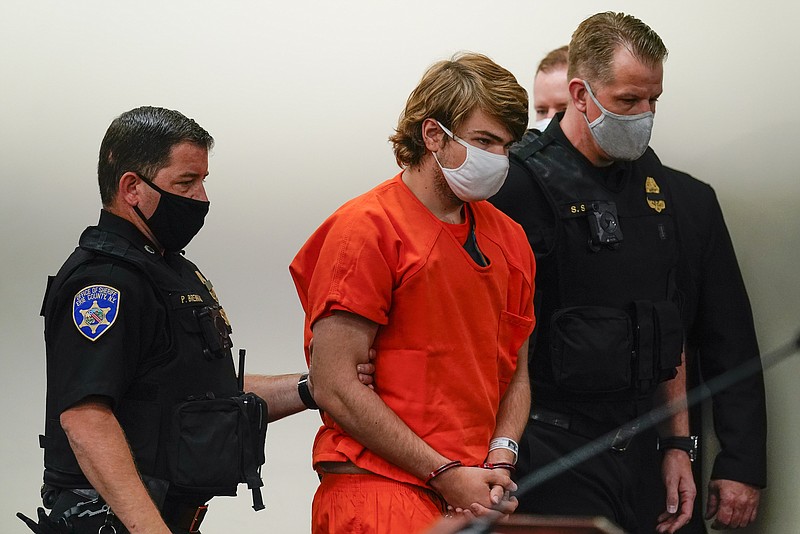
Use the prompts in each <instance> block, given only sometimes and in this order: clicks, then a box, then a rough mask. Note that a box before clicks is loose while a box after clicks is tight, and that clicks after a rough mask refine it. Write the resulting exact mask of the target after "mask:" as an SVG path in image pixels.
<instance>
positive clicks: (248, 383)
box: [244, 373, 306, 423]
mask: <svg viewBox="0 0 800 534" xmlns="http://www.w3.org/2000/svg"><path fill="white" fill-rule="evenodd" d="M298 380H300V374H299V373H296V374H291V375H276V376H267V375H245V377H244V389H245V391H251V392H253V393H255V394H256V395H258V396H259V397H261V398H262V399H264V400H265V401H266V402H267V409H268V411H269V422H270V423H271V422H273V421H277V420H278V419H282V418H284V417H286V416H289V415H292V414H296V413H297V412H301V411H303V410H305V409H306V407H305V405H304V404H303V401H302V400H301V399H300V395H299V394H298V393H297V382H298Z"/></svg>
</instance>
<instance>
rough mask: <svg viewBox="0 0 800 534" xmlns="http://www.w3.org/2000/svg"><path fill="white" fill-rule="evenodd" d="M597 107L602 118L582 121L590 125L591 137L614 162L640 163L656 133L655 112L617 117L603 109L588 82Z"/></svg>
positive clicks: (587, 88)
mask: <svg viewBox="0 0 800 534" xmlns="http://www.w3.org/2000/svg"><path fill="white" fill-rule="evenodd" d="M583 85H584V87H586V90H587V91H588V92H589V96H590V97H592V100H593V101H594V103H595V105H596V106H597V107H598V108H600V113H601V115H600V116H599V117H597V118H596V119H595V120H593V121H592V122H589V119H588V118H587V117H586V114H585V113H584V115H583V119H584V120H585V121H586V124H588V125H589V131H590V132H592V137H594V140H595V141H596V142H597V144H598V145H599V146H600V148H602V149H603V152H605V153H606V154H608V157H610V158H611V159H613V160H622V161H633V160H635V159H639V158H640V157H641V156H642V154H644V151H645V150H647V145H648V143H650V134H651V133H652V131H653V112H652V111H646V112H644V113H639V114H637V115H617V114H616V113H611V112H610V111H608V110H607V109H606V108H604V107H603V106H602V105H601V104H600V102H598V101H597V98H595V96H594V93H592V90H591V89H590V88H589V82H587V81H586V80H584V81H583Z"/></svg>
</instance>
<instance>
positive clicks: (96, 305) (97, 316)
mask: <svg viewBox="0 0 800 534" xmlns="http://www.w3.org/2000/svg"><path fill="white" fill-rule="evenodd" d="M119 297H120V292H119V290H118V289H114V288H113V287H111V286H106V285H100V284H98V285H94V286H88V287H84V288H83V289H81V290H80V291H78V292H77V293H76V294H75V298H74V299H73V300H72V320H73V322H74V323H75V327H76V328H77V329H78V331H79V332H80V333H81V334H83V335H84V336H85V337H86V339H88V340H90V341H97V339H98V338H99V337H100V336H102V335H103V334H105V333H106V332H107V331H108V330H109V329H110V328H111V326H112V325H113V324H114V321H116V319H117V312H118V311H119Z"/></svg>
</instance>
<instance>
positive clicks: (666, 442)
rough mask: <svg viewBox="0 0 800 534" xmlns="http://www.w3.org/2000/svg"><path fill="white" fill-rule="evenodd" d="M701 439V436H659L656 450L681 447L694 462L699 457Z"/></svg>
mask: <svg viewBox="0 0 800 534" xmlns="http://www.w3.org/2000/svg"><path fill="white" fill-rule="evenodd" d="M699 441H700V438H699V437H698V436H670V437H668V438H658V442H657V444H656V450H659V451H661V450H665V449H679V450H682V451H686V453H687V454H688V455H689V461H690V462H694V461H695V460H696V459H697V447H698V445H699Z"/></svg>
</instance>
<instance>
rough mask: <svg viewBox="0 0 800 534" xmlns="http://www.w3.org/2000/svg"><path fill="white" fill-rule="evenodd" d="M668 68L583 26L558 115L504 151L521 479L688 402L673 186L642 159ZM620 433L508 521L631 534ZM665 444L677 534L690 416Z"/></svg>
mask: <svg viewBox="0 0 800 534" xmlns="http://www.w3.org/2000/svg"><path fill="white" fill-rule="evenodd" d="M666 55H667V49H666V48H665V46H664V44H663V42H662V41H661V39H660V37H659V36H658V35H657V34H656V33H655V32H654V31H653V30H652V29H650V28H649V27H648V26H647V25H646V24H644V23H643V22H641V21H640V20H638V19H636V18H634V17H631V16H628V15H624V14H619V13H611V12H608V13H599V14H597V15H594V16H592V17H589V18H588V19H586V20H585V21H583V22H582V23H581V24H580V25H579V27H578V28H577V30H576V31H575V33H574V34H573V37H572V41H571V43H570V45H569V67H568V78H569V96H570V102H569V104H568V106H567V109H566V112H564V113H563V114H559V115H557V116H556V118H554V119H553V120H552V121H551V123H550V125H549V126H548V127H547V128H546V130H545V131H544V132H543V133H541V132H539V131H537V130H530V131H529V132H528V133H527V134H526V135H525V137H524V138H523V140H522V142H521V143H519V144H518V145H517V146H516V147H515V148H513V149H512V151H511V167H510V170H509V174H508V179H507V180H506V183H505V185H504V187H503V189H501V191H500V192H499V193H498V195H497V196H496V197H494V198H493V199H492V200H493V202H494V203H495V204H496V205H497V206H498V207H500V208H501V209H502V210H503V211H505V212H506V213H508V214H509V215H511V217H512V218H514V219H515V220H516V221H517V222H519V223H520V224H521V225H522V226H523V227H524V228H525V230H526V233H527V235H528V239H529V241H530V243H531V246H532V248H533V250H534V252H535V253H536V261H537V265H538V269H537V275H536V287H537V294H536V297H535V302H536V307H537V313H536V315H537V317H538V318H539V321H538V326H537V332H535V333H534V336H535V337H534V340H532V342H531V344H530V346H531V352H532V358H531V361H530V367H531V373H530V376H531V391H532V408H531V420H530V421H529V423H528V426H527V428H526V432H525V436H524V438H523V442H522V443H521V444H520V459H519V464H518V469H517V473H518V476H519V477H520V478H522V477H524V476H525V474H527V473H530V472H532V471H535V470H537V469H538V468H540V467H542V466H544V465H547V464H548V463H550V462H552V461H555V460H557V459H559V458H561V457H563V456H564V455H566V454H568V453H570V452H571V451H573V450H575V449H577V448H579V447H580V446H582V445H584V444H586V443H588V442H590V441H592V440H594V439H596V438H599V437H600V436H603V435H605V434H606V433H608V432H609V431H611V430H613V429H615V428H617V427H618V426H620V425H623V426H624V425H626V424H627V423H628V422H630V421H632V420H634V419H635V418H636V417H637V416H639V415H641V414H643V413H646V412H647V411H648V410H649V409H650V408H651V407H652V405H653V403H654V401H655V402H658V401H669V400H680V399H682V398H683V397H684V396H685V374H684V364H683V362H682V342H683V336H682V325H681V320H680V313H679V307H678V302H677V301H678V298H677V289H676V284H675V276H676V269H677V265H678V259H679V256H678V254H679V249H678V246H677V239H676V235H675V225H674V222H673V219H672V209H673V207H672V205H671V204H672V203H671V201H670V197H669V185H670V184H669V180H668V178H667V176H666V173H665V171H664V168H663V167H662V166H661V163H660V162H659V160H658V158H657V157H656V155H655V154H654V153H653V151H652V150H651V149H649V148H648V142H649V140H650V133H651V128H652V125H653V114H654V112H655V105H656V101H657V99H658V97H659V96H660V94H661V91H662V78H663V61H664V60H665V58H666ZM673 377H674V378H673ZM670 379H671V380H670ZM624 428H625V432H621V433H618V434H617V435H616V438H615V439H613V440H608V443H607V449H606V451H605V452H604V453H602V454H600V455H599V456H597V457H595V458H593V459H591V460H589V461H587V462H584V463H583V464H581V465H579V466H578V467H576V468H575V469H573V470H571V471H569V472H567V473H564V474H563V475H560V476H559V477H556V478H555V479H553V480H551V481H549V482H547V483H545V484H542V485H541V486H539V487H538V488H535V489H534V490H533V491H532V492H531V493H530V494H528V495H522V496H520V506H519V511H521V512H526V513H543V514H565V515H602V516H606V517H608V518H610V519H611V520H613V521H615V522H617V523H618V524H620V525H621V526H622V527H623V528H625V530H627V531H630V532H638V531H639V529H638V526H637V522H636V521H637V520H636V514H635V510H636V502H637V496H636V487H637V484H638V481H637V479H638V475H639V469H638V466H639V465H641V463H640V462H641V450H642V449H641V447H642V444H641V443H640V442H639V441H640V440H639V439H637V438H636V437H632V436H634V435H635V434H636V432H637V429H636V428H633V427H632V426H626V427H624ZM661 431H662V436H663V437H664V440H663V445H665V448H667V450H666V451H665V453H664V459H663V464H662V471H663V473H664V483H665V486H666V493H667V497H666V502H665V503H664V507H665V508H666V510H664V511H663V514H662V515H661V517H660V518H659V520H660V523H659V525H658V527H657V528H658V531H659V532H674V531H675V530H677V529H678V528H680V527H681V526H682V525H684V524H685V523H686V522H687V521H688V519H689V517H690V516H691V509H692V503H693V501H694V497H695V493H696V491H695V486H694V483H693V480H692V475H691V469H690V455H689V454H687V452H692V451H691V450H689V449H691V446H690V440H689V436H688V434H689V431H688V422H687V417H686V412H685V411H682V412H679V413H678V414H676V415H675V416H674V417H673V418H672V419H670V420H669V421H667V422H666V424H664V425H663V427H662V428H661ZM681 449H686V451H684V450H681ZM653 483H658V481H657V480H654V481H653Z"/></svg>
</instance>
